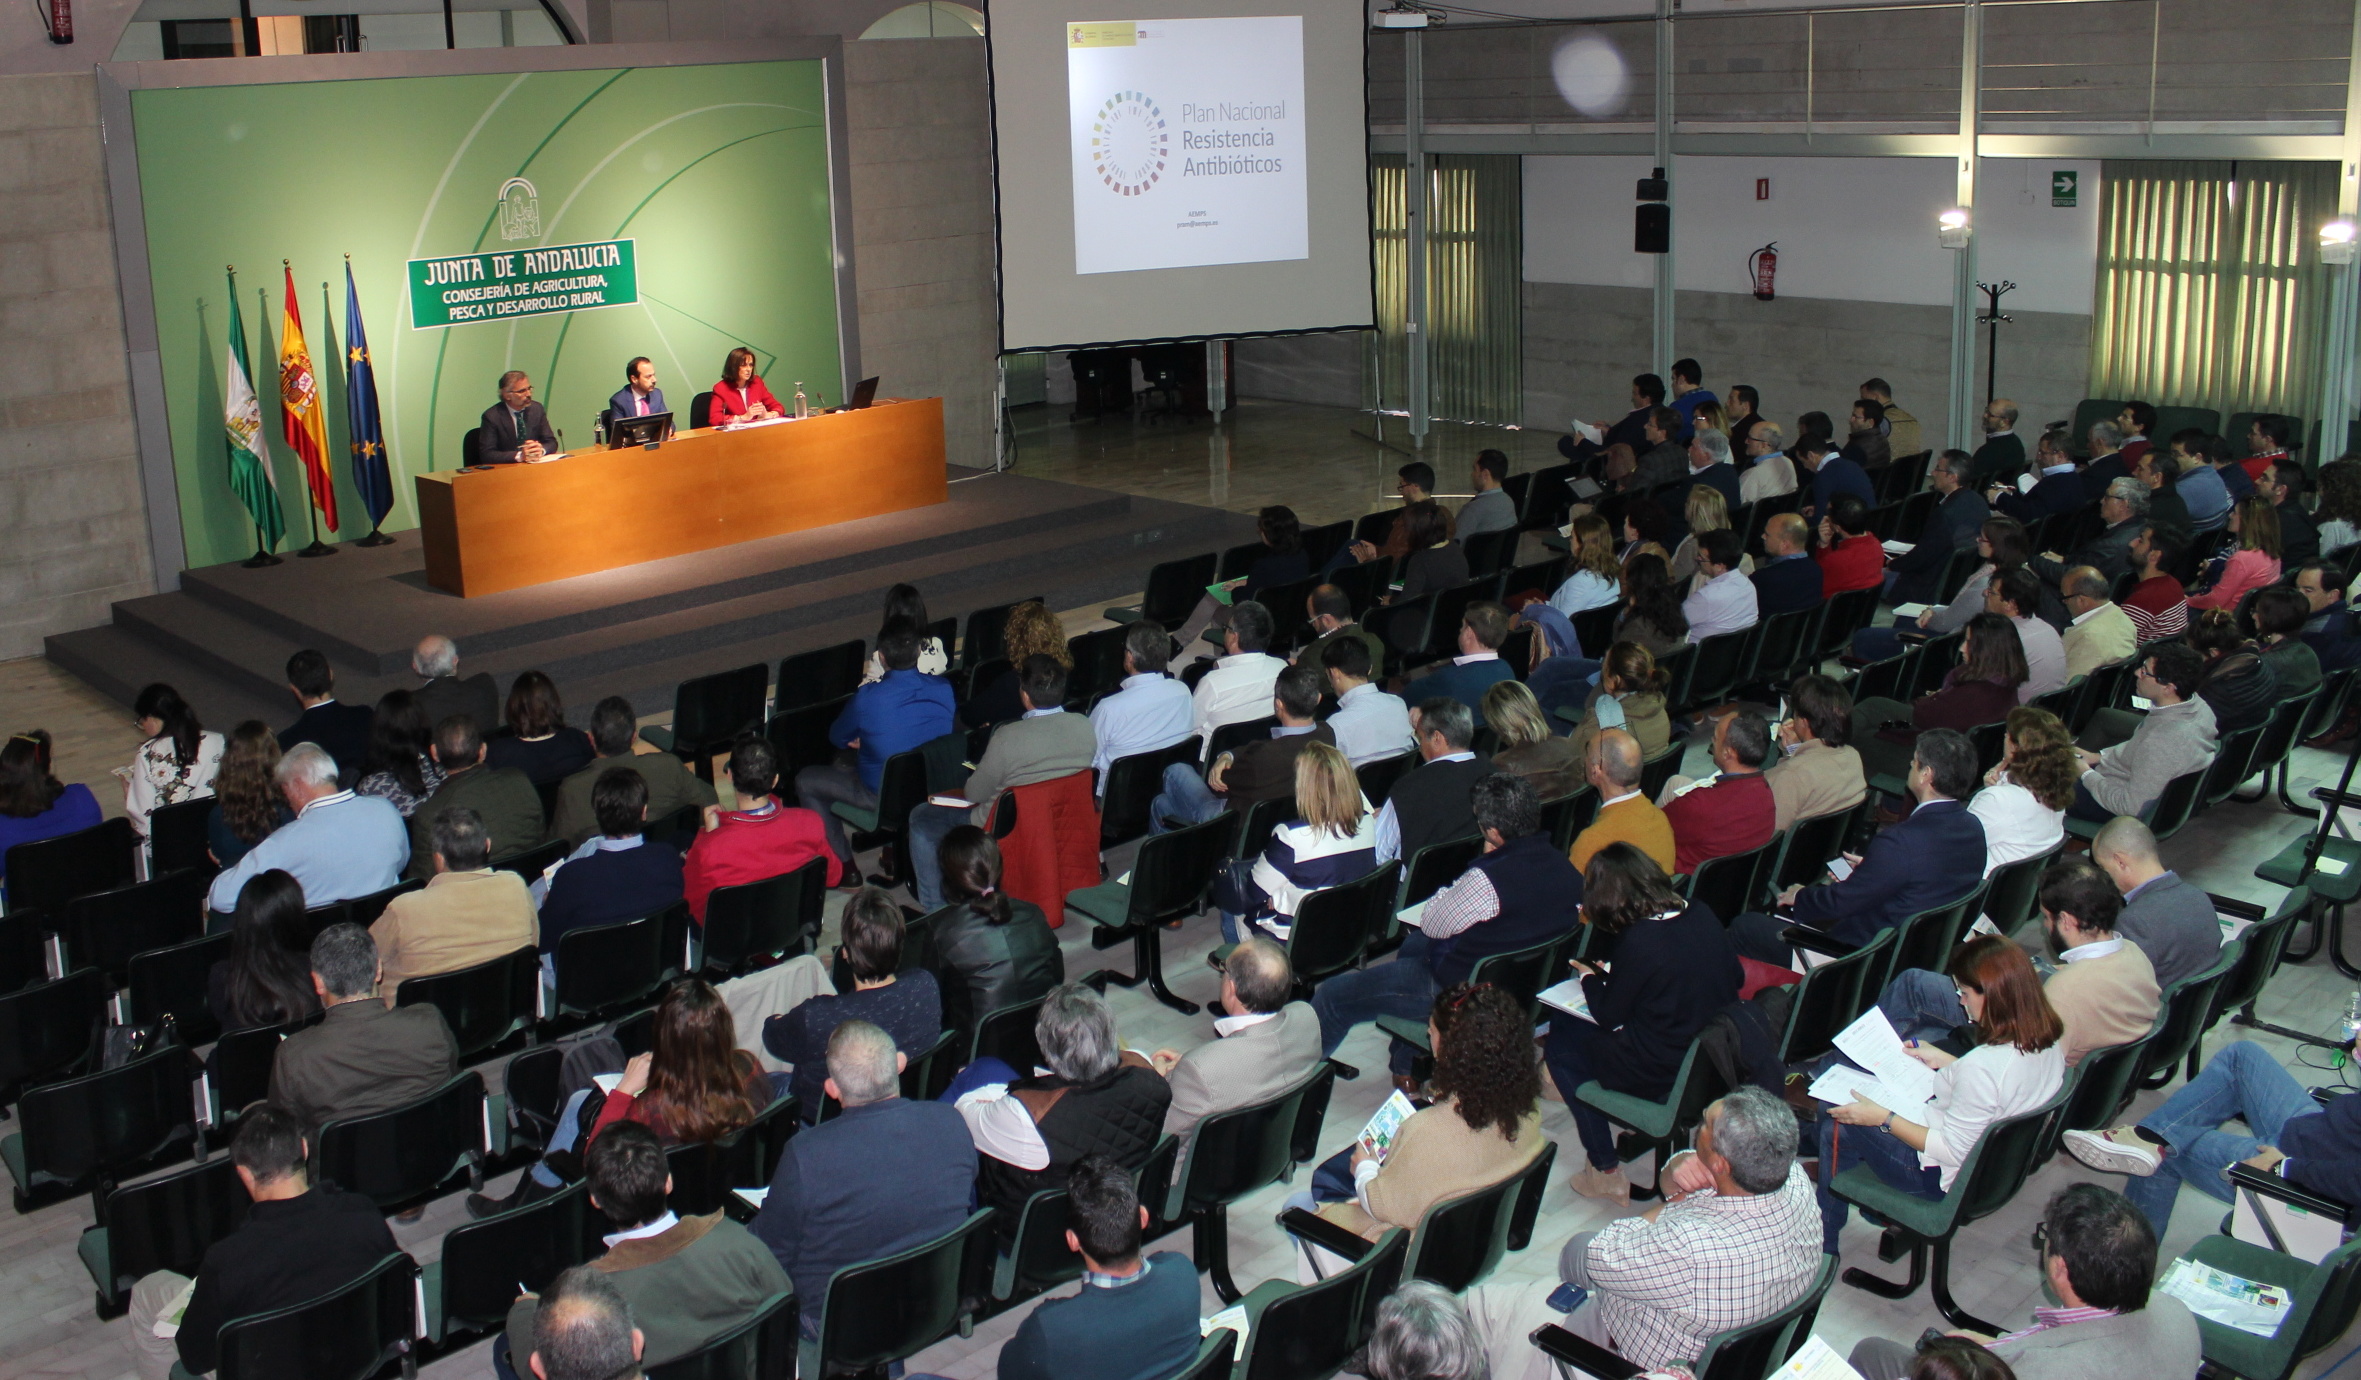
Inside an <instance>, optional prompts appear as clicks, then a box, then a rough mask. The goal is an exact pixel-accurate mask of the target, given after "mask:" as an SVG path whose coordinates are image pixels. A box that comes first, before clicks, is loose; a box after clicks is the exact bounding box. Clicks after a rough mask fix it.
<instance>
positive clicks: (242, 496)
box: [221, 276, 287, 551]
mask: <svg viewBox="0 0 2361 1380" xmlns="http://www.w3.org/2000/svg"><path fill="white" fill-rule="evenodd" d="M222 372H223V376H224V377H223V384H222V390H221V391H222V418H221V422H222V428H223V439H225V440H227V441H228V442H229V453H230V489H231V490H232V491H233V492H235V493H236V494H237V495H238V501H239V502H240V503H243V504H245V505H246V511H247V513H248V514H250V515H251V516H252V517H253V519H254V525H255V526H256V527H257V528H258V529H260V532H261V537H260V541H261V545H262V549H263V550H264V551H272V550H275V549H277V547H278V545H279V539H280V538H282V537H284V536H286V535H287V519H286V516H285V514H284V512H283V510H282V509H281V508H280V506H279V489H278V485H276V484H275V483H273V482H272V481H271V451H270V441H269V440H268V439H267V438H266V436H265V434H264V432H263V429H262V401H261V399H259V398H257V397H255V396H254V374H253V371H252V370H250V369H248V368H247V367H246V320H245V318H244V317H243V316H241V315H240V314H239V312H238V280H237V278H236V277H235V276H232V277H231V279H230V346H229V361H228V363H227V364H226V365H225V366H224V368H223V370H222Z"/></svg>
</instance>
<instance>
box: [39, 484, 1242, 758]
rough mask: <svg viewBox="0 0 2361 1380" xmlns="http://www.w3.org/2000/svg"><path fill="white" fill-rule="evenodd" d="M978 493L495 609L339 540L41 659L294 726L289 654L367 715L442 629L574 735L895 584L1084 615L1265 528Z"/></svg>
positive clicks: (843, 628)
mask: <svg viewBox="0 0 2361 1380" xmlns="http://www.w3.org/2000/svg"><path fill="white" fill-rule="evenodd" d="M988 482H989V483H991V484H993V485H995V486H998V487H997V488H995V489H993V490H980V491H971V495H970V496H969V497H968V501H967V502H965V503H961V502H959V501H957V500H958V499H959V498H960V497H961V495H960V494H959V490H958V488H957V487H956V486H955V488H954V500H955V501H954V502H953V503H949V504H945V505H940V506H939V507H937V508H935V509H930V510H920V511H919V514H918V515H917V516H916V517H914V516H912V515H907V514H904V515H889V516H888V517H887V518H884V519H865V520H864V521H863V523H861V524H844V525H843V526H842V527H840V528H835V529H827V530H826V531H823V532H821V533H807V534H798V535H797V537H796V538H792V539H772V544H764V543H747V544H746V545H744V546H739V547H729V548H724V549H723V550H721V551H716V552H706V553H702V554H701V555H699V556H696V557H681V558H675V559H674V560H672V561H666V562H651V563H649V565H647V566H642V567H634V568H632V569H631V570H629V571H622V572H609V573H608V574H607V575H601V576H586V577H582V578H581V579H579V580H572V581H561V582H557V583H555V584H552V585H547V586H539V587H535V588H534V589H531V590H518V591H509V592H508V593H506V594H501V595H494V596H490V597H489V598H487V599H478V600H458V599H453V598H451V597H450V596H447V595H442V594H439V593H436V592H433V591H431V590H426V589H425V588H424V585H423V567H422V557H421V556H420V555H419V554H418V552H417V551H416V549H415V541H416V538H415V537H414V536H409V535H408V534H405V537H406V541H405V545H406V546H408V547H409V548H410V549H408V550H406V551H398V550H395V551H389V550H386V549H380V550H377V551H361V550H358V549H356V548H349V547H348V548H345V549H344V554H340V555H339V556H337V557H334V558H331V559H329V560H322V561H316V562H313V561H307V562H300V563H298V562H295V561H290V562H288V563H287V565H285V566H281V567H275V568H272V569H269V570H263V571H246V570H241V569H239V568H237V567H234V566H230V567H213V568H211V569H208V570H202V571H190V572H187V573H186V575H184V577H183V587H182V588H181V589H180V590H178V591H176V592H173V593H168V594H157V595H150V596H146V597H144V598H139V599H128V600H124V601H122V602H120V603H118V604H116V605H115V606H114V610H113V621H112V623H111V624H109V625H108V626H105V627H101V628H92V629H85V630H83V631H80V632H74V633H67V634H62V635H59V636H56V637H52V638H50V639H49V640H48V649H49V655H50V657H51V659H52V660H54V661H56V662H58V663H59V664H60V665H62V666H64V667H66V668H67V669H69V670H71V671H73V672H74V673H75V674H77V675H80V676H82V677H83V678H84V679H85V680H88V681H90V682H91V683H92V684H93V685H96V686H98V687H99V688H100V689H101V690H102V691H104V692H105V693H107V694H109V695H111V696H114V697H115V698H117V699H120V700H122V701H124V702H125V703H129V702H130V700H131V699H132V698H133V697H135V696H136V695H137V693H138V691H139V688H140V687H141V686H142V685H144V684H146V683H148V682H149V681H152V680H165V681H169V682H171V683H172V684H174V685H175V686H177V687H178V688H180V690H181V691H182V693H183V694H184V695H186V696H187V697H188V698H189V700H190V702H191V703H192V704H193V705H195V706H196V708H197V710H198V713H199V716H200V717H201V718H203V720H204V721H205V723H206V724H207V725H208V726H210V727H216V728H227V727H228V726H230V725H231V724H233V723H235V722H237V721H239V720H241V719H245V718H250V717H260V718H262V719H263V720H264V721H265V722H268V723H271V724H272V725H274V726H282V725H283V724H284V723H285V722H288V721H292V719H293V718H294V716H295V705H294V701H293V698H292V696H291V695H290V693H289V692H288V691H287V689H286V684H285V678H284V667H285V665H286V661H287V658H288V657H289V656H290V655H292V654H293V653H294V652H296V651H297V650H298V649H300V648H303V647H306V646H310V647H317V648H319V649H321V650H322V651H325V652H327V653H328V655H329V659H330V662H331V664H332V665H333V666H334V667H335V670H336V678H337V685H336V689H337V695H338V698H340V699H342V700H344V701H345V702H347V703H354V704H367V703H371V702H373V701H374V700H375V699H376V698H377V697H378V696H379V695H382V694H383V693H385V692H386V691H387V690H391V689H394V688H396V687H403V686H410V685H414V684H415V683H416V678H415V677H414V676H413V675H412V674H411V672H410V670H409V666H408V659H409V648H410V645H411V643H412V642H414V641H415V639H416V638H417V636H418V635H419V634H420V633H422V632H425V631H429V630H438V631H448V632H450V633H451V634H452V635H454V636H455V637H457V638H458V640H459V642H460V649H461V654H462V669H463V670H464V671H465V672H467V673H469V674H473V673H475V672H477V671H489V672H491V673H492V675H493V676H494V678H495V679H496V680H497V681H498V682H499V683H500V684H501V685H502V686H503V687H504V688H505V686H506V685H507V683H508V681H509V680H510V679H511V678H513V677H514V676H515V675H516V674H517V673H518V672H519V671H522V670H525V669H528V668H538V669H540V670H543V671H546V672H547V673H549V675H550V676H551V677H552V678H553V679H554V680H555V681H556V682H557V684H558V686H559V688H560V690H561V691H562V692H563V693H564V696H565V700H566V708H567V718H568V719H569V720H571V721H573V722H575V723H577V724H584V723H587V721H588V718H589V712H590V708H591V706H592V705H593V704H594V703H595V702H596V701H597V700H598V699H599V698H600V697H602V696H605V695H609V694H619V695H623V696H625V697H627V698H629V699H630V700H631V701H632V704H633V707H634V708H635V709H636V710H637V711H638V712H639V713H640V714H642V715H646V714H652V713H660V712H665V711H668V710H669V708H670V706H671V700H672V692H673V689H674V687H675V686H677V685H678V684H679V683H680V682H681V681H682V680H685V679H688V678H690V677H692V676H698V675H704V674H709V673H711V672H714V671H720V670H728V669H730V668H733V667H736V666H742V665H746V664H748V663H751V662H762V663H765V664H771V665H775V664H776V663H777V662H778V661H779V659H781V658H782V657H785V656H788V655H791V654H793V653H796V652H800V651H807V650H810V649H812V648H815V647H821V646H827V645H830V644H833V643H837V642H843V641H847V640H850V639H854V638H861V639H864V640H866V639H868V638H871V637H874V636H875V635H876V632H877V619H878V610H879V608H880V606H881V605H882V604H883V602H884V595H885V591H886V590H887V588H889V587H890V586H891V585H893V584H896V583H900V582H908V583H911V584H915V585H917V586H918V587H919V588H920V589H921V590H922V591H924V592H925V594H926V596H927V602H928V608H929V611H930V612H931V613H932V615H933V616H934V617H937V618H943V617H957V618H959V619H961V620H962V622H963V623H964V620H965V618H966V615H967V614H968V612H969V611H971V610H973V609H977V608H985V607H991V606H994V605H998V604H1004V603H1009V602H1012V601H1014V600H1017V599H1023V598H1027V597H1031V596H1034V595H1040V596H1043V597H1045V598H1046V599H1048V601H1049V603H1050V606H1051V607H1052V608H1053V609H1070V608H1083V607H1092V606H1096V605H1099V604H1103V603H1106V602H1108V601H1111V600H1113V599H1115V598H1117V597H1120V596H1124V595H1130V594H1136V593H1137V592H1138V591H1139V590H1140V589H1142V588H1143V587H1144V586H1145V584H1146V581H1147V572H1148V570H1149V568H1150V567H1152V566H1153V565H1155V564H1156V563H1157V562H1158V561H1162V560H1170V559H1174V558H1177V557H1181V556H1186V555H1189V554H1193V553H1195V552H1199V551H1208V550H1219V549H1221V548H1223V547H1226V546H1230V545H1233V544H1236V543H1237V542H1240V541H1244V540H1250V539H1251V537H1252V535H1253V519H1251V518H1250V517H1247V516H1245V515H1243V514H1237V513H1230V512H1225V511H1223V510H1220V509H1213V508H1202V507H1196V506H1193V505H1187V504H1177V503H1167V502H1160V501H1157V500H1150V499H1138V498H1133V497H1130V496H1127V495H1122V494H1110V493H1107V492H1106V491H1103V490H1090V489H1083V488H1080V487H1079V486H1074V485H1064V484H1055V483H1051V482H1049V481H1041V480H1029V479H1024V478H1021V477H1018V476H1011V475H1003V476H998V477H996V478H994V479H992V480H990V481H988ZM986 493H989V494H990V495H991V496H990V498H989V499H988V500H986V499H985V498H984V494H986ZM896 519H899V521H898V522H897V521H896ZM854 528H861V529H863V530H860V531H852V530H848V529H854Z"/></svg>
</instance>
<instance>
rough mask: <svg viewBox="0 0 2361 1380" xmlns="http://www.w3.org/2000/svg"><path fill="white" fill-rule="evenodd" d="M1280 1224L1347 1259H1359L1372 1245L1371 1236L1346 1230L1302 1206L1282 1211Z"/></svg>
mask: <svg viewBox="0 0 2361 1380" xmlns="http://www.w3.org/2000/svg"><path fill="white" fill-rule="evenodd" d="M1279 1225H1280V1226H1281V1227H1284V1228H1285V1229H1287V1230H1288V1231H1289V1232H1291V1233H1293V1234H1294V1235H1297V1236H1300V1237H1302V1238H1303V1239H1304V1240H1306V1241H1309V1242H1311V1243H1312V1244H1313V1245H1315V1246H1318V1247H1319V1248H1320V1249H1321V1250H1324V1251H1329V1252H1331V1253H1333V1254H1336V1255H1341V1256H1343V1257H1344V1258H1345V1259H1347V1260H1352V1261H1358V1260H1359V1259H1360V1258H1361V1257H1362V1256H1363V1255H1366V1254H1368V1251H1369V1247H1370V1245H1371V1242H1370V1240H1369V1238H1367V1237H1365V1236H1363V1235H1361V1234H1360V1233H1359V1232H1352V1231H1346V1230H1345V1229H1344V1228H1343V1227H1340V1226H1338V1225H1336V1224H1335V1223H1334V1222H1331V1221H1329V1220H1328V1219H1327V1218H1325V1217H1321V1216H1318V1215H1317V1214H1314V1213H1309V1212H1306V1211H1304V1210H1303V1209H1302V1208H1289V1209H1287V1210H1286V1211H1285V1212H1282V1213H1280V1214H1279Z"/></svg>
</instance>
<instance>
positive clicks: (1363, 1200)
mask: <svg viewBox="0 0 2361 1380" xmlns="http://www.w3.org/2000/svg"><path fill="white" fill-rule="evenodd" d="M1735 991H1736V989H1735V987H1733V988H1732V992H1733V994H1735ZM1427 1039H1428V1042H1429V1044H1430V1045H1431V1046H1432V1047H1433V1049H1434V1055H1435V1072H1434V1077H1433V1079H1432V1080H1430V1082H1429V1084H1428V1089H1429V1091H1431V1092H1432V1093H1433V1094H1434V1101H1433V1102H1431V1103H1429V1104H1428V1105H1427V1106H1426V1107H1424V1108H1423V1109H1421V1110H1419V1111H1417V1112H1413V1113H1412V1114H1411V1115H1410V1116H1409V1117H1408V1118H1407V1119H1405V1120H1404V1121H1403V1122H1402V1125H1401V1127H1400V1129H1399V1130H1397V1131H1395V1133H1394V1143H1393V1147H1392V1148H1391V1149H1390V1150H1388V1151H1387V1152H1386V1155H1385V1158H1384V1159H1383V1160H1379V1159H1378V1158H1376V1157H1375V1156H1373V1155H1371V1154H1370V1153H1369V1152H1368V1151H1366V1150H1363V1149H1362V1148H1361V1147H1360V1146H1359V1145H1358V1144H1357V1143H1356V1144H1355V1145H1354V1146H1353V1147H1352V1148H1351V1149H1350V1150H1347V1151H1343V1152H1340V1153H1338V1154H1337V1155H1336V1156H1334V1157H1333V1158H1331V1159H1329V1160H1328V1161H1326V1162H1325V1163H1323V1164H1322V1165H1321V1166H1320V1167H1319V1169H1318V1170H1317V1171H1315V1172H1314V1174H1313V1176H1312V1186H1311V1189H1310V1191H1309V1192H1306V1193H1299V1194H1297V1195H1296V1196H1295V1197H1294V1198H1293V1199H1290V1200H1289V1203H1288V1206H1290V1207H1303V1208H1307V1209H1308V1208H1312V1207H1314V1206H1315V1205H1317V1209H1318V1211H1319V1214H1320V1216H1321V1217H1323V1218H1325V1219H1327V1220H1328V1221H1330V1222H1334V1223H1335V1224H1336V1225H1338V1226H1340V1227H1343V1228H1344V1229H1345V1230H1347V1231H1351V1232H1355V1233H1357V1234H1359V1235H1361V1236H1365V1237H1367V1238H1368V1239H1370V1240H1372V1241H1375V1240H1376V1239H1377V1238H1378V1237H1379V1236H1382V1235H1384V1233H1385V1229H1386V1228H1387V1227H1401V1228H1403V1229H1404V1230H1406V1231H1415V1230H1417V1228H1418V1223H1419V1219H1420V1218H1422V1217H1424V1216H1425V1215H1426V1210H1427V1209H1428V1208H1430V1207H1433V1206H1434V1205H1435V1204H1437V1203H1439V1202H1441V1201H1443V1200H1444V1199H1446V1198H1456V1197H1458V1196H1459V1195H1461V1194H1463V1193H1472V1192H1474V1191H1476V1190H1477V1189H1481V1188H1489V1187H1491V1186H1492V1185H1494V1184H1496V1183H1499V1182H1500V1181H1501V1180H1503V1179H1505V1178H1508V1177H1509V1176H1510V1175H1512V1174H1515V1173H1518V1172H1519V1171H1521V1170H1523V1169H1524V1167H1525V1166H1526V1165H1528V1164H1531V1163H1532V1162H1533V1160H1534V1158H1535V1157H1536V1156H1538V1155H1539V1154H1540V1153H1541V1148H1542V1147H1543V1146H1544V1145H1547V1144H1548V1143H1549V1140H1548V1138H1547V1137H1546V1136H1544V1135H1543V1134H1542V1132H1541V1111H1540V1105H1539V1104H1540V1101H1541V1075H1540V1073H1539V1071H1538V1070H1536V1069H1535V1068H1534V1065H1533V1022H1532V1020H1531V1019H1530V1018H1528V1017H1527V1016H1526V1015H1525V1008H1524V1006H1523V1004H1522V1003H1520V1002H1518V1000H1517V999H1516V998H1515V997H1513V996H1510V995H1509V994H1508V992H1507V991H1505V990H1503V989H1501V988H1498V987H1494V986H1493V985H1492V984H1490V983H1488V982H1486V983H1466V982H1463V983H1460V984H1459V985H1457V986H1455V987H1453V988H1451V989H1450V990H1448V991H1446V992H1444V993H1443V994H1442V995H1441V996H1439V997H1437V998H1435V1005H1434V1010H1433V1011H1432V1012H1431V1013H1429V1015H1428V1016H1427ZM1306 1249H1307V1250H1310V1251H1313V1252H1315V1255H1314V1261H1315V1262H1316V1267H1317V1268H1318V1269H1319V1270H1320V1271H1321V1272H1324V1273H1333V1272H1334V1270H1336V1269H1339V1268H1342V1267H1343V1263H1344V1262H1342V1261H1340V1260H1338V1259H1337V1258H1336V1257H1334V1256H1332V1255H1327V1254H1325V1253H1320V1252H1318V1248H1317V1247H1313V1246H1310V1245H1308V1243H1307V1244H1306Z"/></svg>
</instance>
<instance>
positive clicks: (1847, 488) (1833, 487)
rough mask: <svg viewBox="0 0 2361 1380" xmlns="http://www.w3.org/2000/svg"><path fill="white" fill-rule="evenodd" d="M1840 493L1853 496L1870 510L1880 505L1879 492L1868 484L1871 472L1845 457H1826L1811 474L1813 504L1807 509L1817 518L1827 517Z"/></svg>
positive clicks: (1821, 459) (1823, 456) (1822, 457)
mask: <svg viewBox="0 0 2361 1380" xmlns="http://www.w3.org/2000/svg"><path fill="white" fill-rule="evenodd" d="M1838 494H1851V495H1852V496H1853V497H1855V498H1858V499H1860V500H1861V502H1862V503H1863V504H1864V505H1865V506H1867V507H1870V508H1875V507H1876V506H1877V489H1876V487H1875V486H1874V485H1872V484H1871V483H1870V482H1869V471H1867V470H1865V469H1863V468H1861V466H1860V463H1859V462H1858V461H1855V460H1852V459H1849V458H1847V457H1845V456H1843V455H1826V454H1823V455H1822V456H1821V457H1820V468H1818V469H1816V470H1814V471H1812V494H1811V502H1810V503H1809V504H1807V505H1806V506H1807V507H1809V508H1810V509H1811V511H1812V515H1813V516H1814V517H1825V516H1827V514H1828V505H1829V504H1831V503H1834V502H1835V501H1836V496H1837V495H1838Z"/></svg>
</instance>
